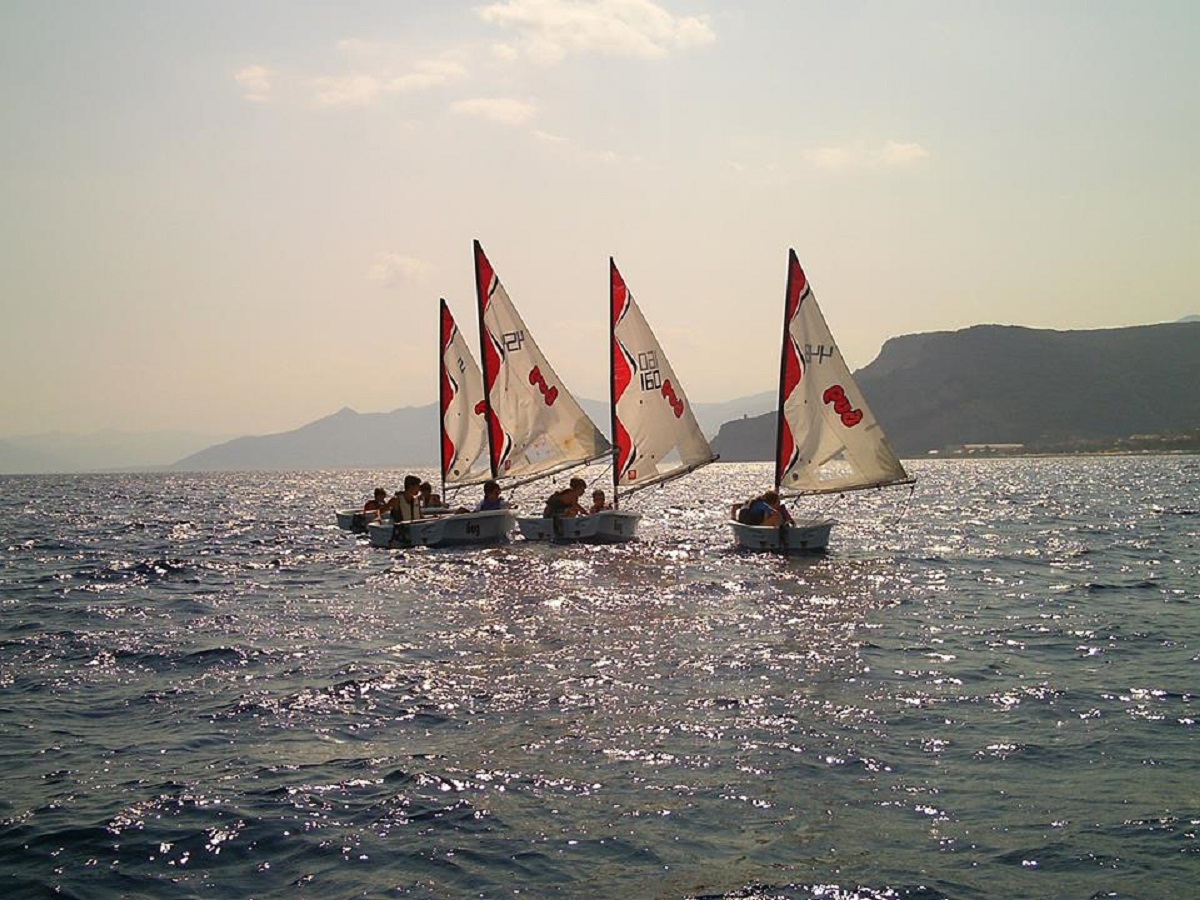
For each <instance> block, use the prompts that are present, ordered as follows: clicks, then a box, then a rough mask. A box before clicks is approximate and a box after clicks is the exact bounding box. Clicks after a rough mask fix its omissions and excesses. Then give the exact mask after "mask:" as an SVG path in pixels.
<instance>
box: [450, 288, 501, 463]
mask: <svg viewBox="0 0 1200 900" xmlns="http://www.w3.org/2000/svg"><path fill="white" fill-rule="evenodd" d="M441 348H442V356H441V365H440V372H441V377H440V379H439V393H440V397H441V410H442V480H443V481H444V482H445V483H446V484H452V485H460V486H461V485H468V484H478V483H480V482H483V481H486V480H487V479H488V478H489V477H490V474H491V473H490V471H489V469H488V458H487V453H486V452H485V451H486V450H487V428H486V419H485V416H484V412H485V406H484V399H483V376H482V375H481V374H480V372H479V364H478V363H476V362H475V357H474V356H472V355H471V350H470V348H469V347H468V346H467V342H466V340H464V338H463V335H462V332H460V331H459V330H458V325H457V324H456V323H455V321H454V316H453V315H451V313H450V307H449V306H447V305H446V301H445V300H443V301H442V315H441Z"/></svg>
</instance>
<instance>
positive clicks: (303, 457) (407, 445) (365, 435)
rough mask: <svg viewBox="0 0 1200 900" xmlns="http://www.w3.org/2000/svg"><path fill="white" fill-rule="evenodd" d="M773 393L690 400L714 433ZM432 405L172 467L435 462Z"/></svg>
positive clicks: (329, 423)
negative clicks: (721, 400) (718, 400)
mask: <svg viewBox="0 0 1200 900" xmlns="http://www.w3.org/2000/svg"><path fill="white" fill-rule="evenodd" d="M773 403H774V394H773V393H764V394H756V395H754V396H752V397H744V398H741V399H739V400H730V401H726V402H723V403H696V404H695V405H694V409H695V412H696V418H697V420H698V421H699V422H700V426H701V427H702V428H704V429H705V430H706V432H707V433H708V434H715V433H716V432H717V430H718V429H719V428H720V426H721V423H722V422H724V421H725V420H726V419H728V418H730V417H731V416H736V415H742V414H744V413H746V412H755V413H757V412H761V411H762V410H765V409H769V408H770V407H771V405H772V404H773ZM580 405H581V406H582V407H583V409H584V411H585V412H586V413H587V414H588V415H589V416H591V417H592V420H593V421H594V422H596V423H597V424H598V425H599V427H600V430H601V431H602V432H603V433H604V434H607V433H608V426H609V421H608V419H609V414H608V404H607V403H603V402H600V401H598V400H581V401H580ZM437 409H438V408H437V405H436V404H433V403H431V404H429V405H427V406H415V407H404V408H402V409H397V410H394V411H392V412H389V413H359V412H355V411H354V410H352V409H349V408H344V409H341V410H339V411H338V412H336V413H334V414H333V415H331V416H326V417H325V418H323V419H318V420H317V421H315V422H311V423H309V424H308V425H304V426H303V427H301V428H297V429H294V430H292V431H285V432H280V433H278V434H268V435H260V436H255V437H240V438H236V439H235V440H232V441H226V442H225V443H222V444H218V445H216V446H213V447H209V448H207V449H205V450H201V451H200V452H198V453H193V454H191V455H190V456H187V457H185V458H183V459H181V460H179V461H178V462H177V463H175V464H174V465H172V466H171V467H170V468H172V469H174V470H178V471H202V472H203V471H229V470H239V471H259V470H262V471H269V470H286V469H335V468H386V467H389V466H403V465H412V466H433V465H436V464H437V459H438V456H437V453H438V437H437V427H438V426H437Z"/></svg>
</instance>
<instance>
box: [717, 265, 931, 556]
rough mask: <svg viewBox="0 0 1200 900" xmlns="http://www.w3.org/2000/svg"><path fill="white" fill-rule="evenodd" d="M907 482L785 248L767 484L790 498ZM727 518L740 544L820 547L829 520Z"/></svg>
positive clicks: (767, 547)
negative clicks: (771, 476)
mask: <svg viewBox="0 0 1200 900" xmlns="http://www.w3.org/2000/svg"><path fill="white" fill-rule="evenodd" d="M912 483H913V479H912V478H910V477H909V476H908V473H907V472H905V471H904V466H902V465H901V464H900V460H899V459H897V458H896V454H895V453H894V452H893V451H892V448H891V447H890V446H889V445H888V442H887V438H886V437H885V436H884V433H883V429H882V428H881V427H880V425H879V422H878V421H876V419H875V416H874V415H873V414H872V413H871V410H870V407H868V406H867V402H866V399H865V398H864V397H863V395H862V392H861V391H860V390H859V389H858V385H857V384H856V383H855V381H854V378H853V376H852V375H851V374H850V368H849V367H848V366H847V365H846V362H845V360H844V359H843V358H842V355H841V353H840V352H839V350H838V348H837V344H835V343H834V340H833V335H832V334H830V332H829V326H828V325H826V324H825V317H824V316H822V315H821V309H820V307H818V306H817V298H816V295H815V294H813V291H812V287H811V286H810V285H809V283H808V279H807V278H806V277H805V275H804V270H803V269H801V268H800V261H799V260H798V259H797V258H796V251H795V250H789V251H788V278H787V292H786V294H785V297H784V316H783V346H782V349H781V353H780V362H779V408H778V420H777V426H776V441H775V489H776V490H777V491H778V492H779V493H780V494H781V495H786V496H788V497H796V496H806V495H810V494H828V493H842V492H845V491H855V490H863V489H866V488H878V487H884V486H887V485H900V484H912ZM729 524H730V526H731V527H732V528H733V533H734V537H735V539H736V541H737V543H738V545H739V546H740V547H744V548H747V549H751V550H775V551H788V550H808V551H820V550H824V549H826V547H827V545H828V543H829V535H830V532H831V531H832V529H833V526H834V525H835V524H836V522H835V521H834V520H833V519H825V518H821V519H808V520H796V521H795V522H793V523H791V524H786V525H782V526H774V525H772V526H764V525H747V524H743V523H742V522H739V521H738V520H737V519H736V518H732V517H731V519H730V523H729Z"/></svg>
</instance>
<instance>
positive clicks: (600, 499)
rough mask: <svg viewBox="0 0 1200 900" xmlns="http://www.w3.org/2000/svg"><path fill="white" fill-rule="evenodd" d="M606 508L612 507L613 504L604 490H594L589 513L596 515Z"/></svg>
mask: <svg viewBox="0 0 1200 900" xmlns="http://www.w3.org/2000/svg"><path fill="white" fill-rule="evenodd" d="M606 509H612V504H611V503H609V502H607V500H606V499H605V496H604V491H599V490H597V491H592V508H591V509H589V510H588V515H589V516H594V515H595V514H596V513H598V512H604V510H606Z"/></svg>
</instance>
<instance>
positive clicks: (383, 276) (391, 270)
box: [367, 253, 433, 287]
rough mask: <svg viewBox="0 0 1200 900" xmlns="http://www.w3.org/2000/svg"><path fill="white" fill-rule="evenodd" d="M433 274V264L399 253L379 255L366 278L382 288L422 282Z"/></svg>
mask: <svg viewBox="0 0 1200 900" xmlns="http://www.w3.org/2000/svg"><path fill="white" fill-rule="evenodd" d="M432 272H433V264H432V263H427V262H425V261H424V260H420V259H414V258H413V257H411V256H402V255H401V254H399V253H380V254H379V255H378V256H376V257H375V261H374V262H373V263H371V267H370V269H368V270H367V278H369V279H370V280H371V281H374V282H376V283H377V284H382V285H383V286H384V287H398V286H399V285H402V284H414V283H420V282H423V281H424V280H425V279H426V278H428V276H429V275H430V274H431V273H432Z"/></svg>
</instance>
